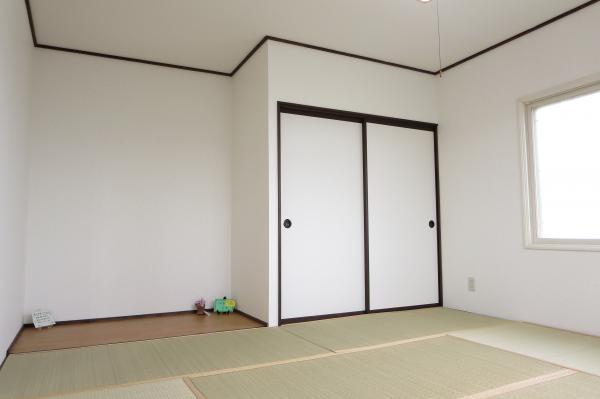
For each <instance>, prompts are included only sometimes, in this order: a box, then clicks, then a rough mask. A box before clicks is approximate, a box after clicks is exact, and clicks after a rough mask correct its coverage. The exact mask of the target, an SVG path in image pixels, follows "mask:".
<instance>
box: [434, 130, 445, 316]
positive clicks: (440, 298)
mask: <svg viewBox="0 0 600 399" xmlns="http://www.w3.org/2000/svg"><path fill="white" fill-rule="evenodd" d="M433 154H434V155H433V159H434V162H435V172H434V173H435V217H436V233H437V262H438V305H439V306H444V280H443V276H442V223H441V218H442V212H441V209H440V204H441V202H440V159H439V147H438V129H437V126H436V127H435V129H434V130H433Z"/></svg>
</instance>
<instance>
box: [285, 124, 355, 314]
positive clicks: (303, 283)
mask: <svg viewBox="0 0 600 399" xmlns="http://www.w3.org/2000/svg"><path fill="white" fill-rule="evenodd" d="M280 140H281V142H280V143H281V149H280V150H281V153H280V155H281V218H282V221H283V220H286V219H289V220H290V221H291V227H289V228H285V227H284V226H281V318H282V319H289V318H297V317H307V316H318V315H326V314H333V313H346V312H354V311H361V310H364V305H365V303H364V301H365V298H364V296H365V295H364V294H365V286H364V224H363V223H364V222H363V212H364V205H363V182H362V180H363V178H362V126H361V124H359V123H354V122H345V121H339V120H332V119H323V118H316V117H309V116H302V115H293V114H286V113H282V114H281V137H280Z"/></svg>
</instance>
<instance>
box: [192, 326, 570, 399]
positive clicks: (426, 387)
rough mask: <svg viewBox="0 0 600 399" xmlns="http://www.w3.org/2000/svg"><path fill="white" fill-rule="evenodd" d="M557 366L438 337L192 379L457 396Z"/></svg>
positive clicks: (247, 394)
mask: <svg viewBox="0 0 600 399" xmlns="http://www.w3.org/2000/svg"><path fill="white" fill-rule="evenodd" d="M558 370H560V368H558V367H556V366H553V365H550V364H548V363H544V362H541V361H538V360H535V359H530V358H527V357H524V356H520V355H516V354H513V353H510V352H506V351H501V350H498V349H495V348H490V347H487V346H483V345H478V344H474V343H471V342H467V341H463V340H460V339H457V338H453V337H441V338H435V339H430V340H426V341H419V342H413V343H407V344H403V345H397V346H391V347H386V348H382V349H374V350H368V351H363V352H354V353H347V354H339V355H335V356H331V357H327V358H322V359H317V360H309V361H304V362H297V363H289V364H285V365H279V366H272V367H265V368H260V369H254V370H248V371H241V372H235V373H229V374H220V375H214V376H208V377H199V378H195V379H193V382H194V384H195V385H196V387H198V389H199V390H200V391H201V392H202V393H203V395H204V396H205V397H206V398H207V399H234V398H235V399H281V398H286V399H306V398H315V399H325V398H328V399H342V398H344V399H348V398H363V399H364V398H369V399H378V398H397V399H401V398H406V399H421V398H422V399H425V398H427V399H434V398H435V399H442V398H444V399H451V398H461V397H463V396H466V395H472V394H475V393H479V392H482V391H485V390H488V389H493V388H497V387H500V386H503V385H506V384H511V383H514V382H517V381H522V380H526V379H529V378H533V377H538V376H541V375H545V374H548V373H552V372H556V371H558Z"/></svg>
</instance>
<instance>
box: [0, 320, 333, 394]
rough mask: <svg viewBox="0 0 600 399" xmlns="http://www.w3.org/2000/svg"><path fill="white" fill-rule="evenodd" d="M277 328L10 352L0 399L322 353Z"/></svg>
mask: <svg viewBox="0 0 600 399" xmlns="http://www.w3.org/2000/svg"><path fill="white" fill-rule="evenodd" d="M326 352H327V351H325V350H324V349H322V348H319V347H318V346H315V345H313V344H311V343H309V342H307V341H304V340H302V339H300V338H298V337H295V336H293V335H292V334H289V333H287V332H285V331H283V330H281V329H276V328H258V329H249V330H240V331H231V332H222V333H215V334H202V335H195V336H187V337H177V338H165V339H157V340H151V341H140V342H128V343H121V344H112V345H101V346H93V347H87V348H78V349H64V350H56V351H49V352H36V353H27V354H18V355H10V356H9V358H8V359H7V361H6V363H5V365H4V367H3V368H2V370H1V371H0V399H16V398H32V397H37V396H43V395H52V394H62V393H70V392H77V391H82V390H87V389H95V388H99V387H106V386H109V385H117V384H123V383H130V382H136V381H146V380H152V379H158V378H163V377H171V376H179V375H185V374H193V373H200V372H206V371H211V370H218V369H225V368H232V367H240V366H247V365H252V364H257V363H268V362H274V361H278V360H284V359H290V358H296V357H303V356H311V355H315V354H319V353H326Z"/></svg>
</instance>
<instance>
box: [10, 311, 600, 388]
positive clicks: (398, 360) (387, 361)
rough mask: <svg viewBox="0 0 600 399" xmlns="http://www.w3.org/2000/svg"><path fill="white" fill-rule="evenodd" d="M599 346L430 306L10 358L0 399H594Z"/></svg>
mask: <svg viewBox="0 0 600 399" xmlns="http://www.w3.org/2000/svg"><path fill="white" fill-rule="evenodd" d="M597 348H600V338H595V337H588V336H584V335H579V334H573V333H566V332H564V331H557V330H553V329H546V328H543V327H537V326H532V325H529V324H524V323H514V322H509V321H505V320H500V319H495V318H490V317H485V316H480V315H474V314H470V313H466V312H460V311H456V310H451V309H445V308H432V309H422V310H414V311H406V312H395V313H380V314H370V315H362V316H354V317H348V318H340V319H331V320H324V321H316V322H308V323H301V324H295V325H289V326H285V327H281V328H259V329H249V330H240V331H232V332H223V333H214V334H205V335H197V336H189V337H178V338H164V339H156V340H149V341H140V342H129V343H122V344H111V345H100V346H92V347H86V348H78V349H66V350H54V351H47V352H38V353H29V354H17V355H10V356H9V358H8V359H7V361H6V364H5V365H4V367H3V368H2V370H0V399H34V398H42V397H59V398H61V399H137V398H140V399H141V398H151V399H161V398H164V399H190V398H205V399H226V398H236V399H237V398H261V399H263V398H264V399H269V398H290V399H293V398H319V399H320V398H417V399H418V398H432V399H433V398H436V399H437V398H439V399H442V398H448V399H450V398H461V399H463V398H464V399H466V398H469V399H483V398H491V397H494V398H495V397H498V398H503V399H509V398H518V399H521V398H527V397H531V398H533V399H537V398H542V397H543V398H553V397H557V398H558V397H560V398H571V397H573V398H575V397H577V398H584V399H587V398H588V397H589V398H592V397H594V398H600V377H597V376H592V375H589V374H584V373H581V372H576V371H573V370H571V369H570V368H575V369H577V370H584V371H589V372H590V373H593V372H595V370H598V371H600V354H598V355H596V353H597V352H596V349H597ZM573 365H577V366H578V367H575V366H573ZM551 391H552V392H554V391H557V392H561V393H562V396H550V394H547V392H551ZM519 395H520V396H519ZM523 395H525V396H523ZM527 395H529V396H527ZM544 395H546V396H544ZM569 395H571V396H569ZM594 395H595V396H594Z"/></svg>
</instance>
